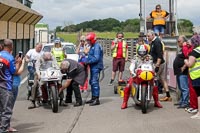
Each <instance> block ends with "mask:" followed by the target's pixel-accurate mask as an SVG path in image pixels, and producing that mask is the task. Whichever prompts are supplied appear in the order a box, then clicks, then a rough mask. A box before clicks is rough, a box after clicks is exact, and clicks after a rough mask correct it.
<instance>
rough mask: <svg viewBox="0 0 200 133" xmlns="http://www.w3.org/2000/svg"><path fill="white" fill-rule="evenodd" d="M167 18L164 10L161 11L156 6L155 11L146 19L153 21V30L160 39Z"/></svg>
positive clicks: (167, 14)
mask: <svg viewBox="0 0 200 133" xmlns="http://www.w3.org/2000/svg"><path fill="white" fill-rule="evenodd" d="M168 17H169V13H168V12H167V11H165V10H162V9H161V5H160V4H158V5H156V8H155V10H153V11H152V12H151V13H150V14H149V16H148V17H147V20H148V19H151V18H152V19H153V30H154V32H155V33H156V34H157V35H158V36H160V37H162V36H163V34H164V29H165V27H166V26H165V25H166V20H167V19H168Z"/></svg>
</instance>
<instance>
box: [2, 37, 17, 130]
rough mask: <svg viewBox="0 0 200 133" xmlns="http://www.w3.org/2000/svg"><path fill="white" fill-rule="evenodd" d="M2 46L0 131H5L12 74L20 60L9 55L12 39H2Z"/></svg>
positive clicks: (7, 123)
mask: <svg viewBox="0 0 200 133" xmlns="http://www.w3.org/2000/svg"><path fill="white" fill-rule="evenodd" d="M3 45H4V48H3V50H2V51H1V52H0V133H5V132H7V130H8V128H9V127H10V125H9V124H10V119H11V116H12V106H13V100H14V97H13V92H12V84H13V74H15V72H16V71H18V69H19V65H20V63H21V60H17V61H16V62H15V59H14V57H13V56H12V55H11V53H12V50H13V41H12V40H10V39H5V40H4V44H3ZM15 63H16V64H15Z"/></svg>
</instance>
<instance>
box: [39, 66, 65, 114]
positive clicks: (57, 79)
mask: <svg viewBox="0 0 200 133" xmlns="http://www.w3.org/2000/svg"><path fill="white" fill-rule="evenodd" d="M62 76H63V75H62V73H61V71H60V69H59V68H56V67H48V68H46V69H40V82H41V83H42V85H44V86H45V87H44V89H46V92H47V97H48V99H47V100H48V103H50V105H51V107H52V111H53V112H54V113H57V112H58V97H59V94H58V93H59V92H58V89H59V85H60V84H61V80H62ZM40 86H41V84H40Z"/></svg>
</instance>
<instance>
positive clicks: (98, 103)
mask: <svg viewBox="0 0 200 133" xmlns="http://www.w3.org/2000/svg"><path fill="white" fill-rule="evenodd" d="M96 105H100V101H99V97H98V96H97V97H95V99H94V100H93V101H92V102H91V103H90V106H96Z"/></svg>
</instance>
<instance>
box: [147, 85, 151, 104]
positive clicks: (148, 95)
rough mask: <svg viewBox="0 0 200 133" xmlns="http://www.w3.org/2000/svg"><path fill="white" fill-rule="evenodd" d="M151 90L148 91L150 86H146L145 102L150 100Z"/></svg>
mask: <svg viewBox="0 0 200 133" xmlns="http://www.w3.org/2000/svg"><path fill="white" fill-rule="evenodd" d="M150 96H151V90H150V85H149V84H148V86H147V100H148V101H150V99H151V97H150Z"/></svg>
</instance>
